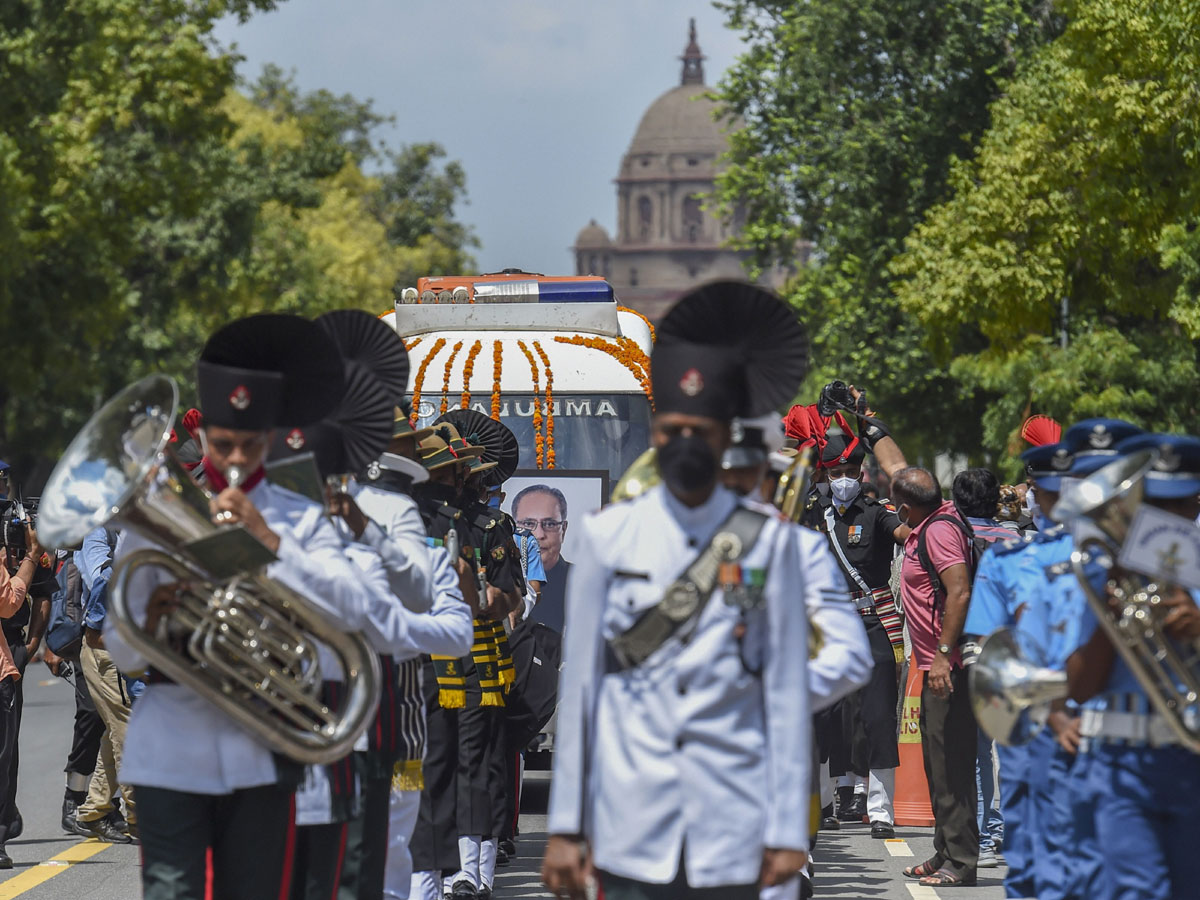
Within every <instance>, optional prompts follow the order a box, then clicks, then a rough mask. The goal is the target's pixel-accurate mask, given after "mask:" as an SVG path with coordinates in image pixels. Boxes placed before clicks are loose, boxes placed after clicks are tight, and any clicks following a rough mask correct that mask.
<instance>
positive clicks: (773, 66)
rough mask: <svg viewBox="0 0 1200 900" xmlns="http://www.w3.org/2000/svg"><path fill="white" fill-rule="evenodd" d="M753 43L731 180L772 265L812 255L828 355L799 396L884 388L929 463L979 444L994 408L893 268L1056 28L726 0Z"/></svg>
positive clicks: (730, 202)
mask: <svg viewBox="0 0 1200 900" xmlns="http://www.w3.org/2000/svg"><path fill="white" fill-rule="evenodd" d="M719 5H721V6H722V8H723V9H724V10H725V12H726V13H727V15H728V18H729V23H730V25H731V27H733V28H735V29H737V30H739V31H741V32H742V33H743V34H744V36H745V39H746V41H747V43H748V50H747V51H746V52H745V53H744V54H743V55H742V56H741V58H740V59H739V60H738V61H737V62H736V63H735V65H734V66H733V67H732V68H731V69H730V70H729V72H728V73H727V74H726V75H725V77H724V78H723V79H722V81H721V83H720V85H719V88H718V98H719V99H720V100H721V101H723V103H724V104H725V105H726V106H727V107H728V108H729V109H731V110H732V111H733V112H735V113H737V114H738V115H739V116H741V118H742V119H743V120H744V122H745V127H744V128H742V129H741V130H738V131H736V132H734V134H733V135H732V142H731V143H732V146H731V151H730V154H729V165H728V167H727V169H726V170H725V171H724V173H723V174H722V175H721V176H720V178H719V180H718V189H717V199H718V201H719V202H720V203H721V204H722V205H723V206H724V208H725V210H726V211H731V210H734V209H741V210H744V211H745V217H746V221H745V227H744V230H743V232H742V236H741V239H740V245H741V246H742V247H745V248H748V249H750V250H753V251H754V257H755V262H756V264H757V265H758V266H760V267H763V266H766V265H768V264H770V263H772V262H776V261H780V262H784V263H789V262H791V261H792V260H794V259H795V257H796V254H797V246H798V244H799V243H800V242H811V244H813V245H814V247H815V252H814V253H813V256H812V259H811V262H810V264H809V265H808V266H807V267H806V268H803V269H801V270H800V271H799V272H798V273H797V274H796V277H795V278H794V279H793V280H792V282H791V283H790V285H789V286H788V288H787V291H786V293H787V298H788V299H789V301H790V302H791V303H792V304H793V305H794V306H795V307H796V309H797V312H798V314H799V316H800V319H801V321H803V322H804V323H805V324H806V325H807V326H808V328H809V329H810V332H811V333H812V337H813V355H814V357H815V359H816V361H817V365H816V366H814V369H813V371H812V373H811V374H810V376H809V378H808V380H807V381H806V383H805V387H804V389H803V392H802V396H803V397H804V399H805V400H806V401H808V402H811V401H812V400H813V399H815V396H816V393H817V391H818V390H819V389H820V386H821V384H822V383H824V382H826V381H828V380H830V379H831V378H834V377H838V378H842V379H845V380H849V381H853V382H856V383H857V384H859V385H861V386H865V387H867V388H868V389H869V391H870V395H871V397H872V401H873V403H874V404H875V405H876V406H877V407H878V409H879V411H880V413H881V415H882V416H883V417H884V418H885V419H886V420H887V421H889V423H891V424H892V426H893V428H894V429H896V430H897V432H898V436H899V437H900V439H901V441H902V443H903V444H904V446H906V447H909V448H911V455H913V456H914V457H917V456H921V455H925V456H927V457H928V456H929V455H931V454H932V453H933V452H936V451H937V450H940V449H944V448H947V447H954V448H955V449H961V450H966V449H969V448H971V447H973V446H974V447H978V445H979V440H980V434H979V422H980V418H981V415H982V412H983V399H982V397H980V396H977V395H975V394H974V393H973V392H972V391H971V390H970V389H968V388H967V387H966V386H965V385H964V384H963V383H962V382H960V381H959V380H957V379H956V378H955V377H954V375H953V374H952V373H951V372H949V371H948V370H947V368H946V367H945V366H944V365H940V364H939V363H938V362H937V361H935V359H934V358H933V357H932V355H931V353H930V350H929V348H928V347H927V345H926V343H925V335H924V333H923V329H922V325H921V323H920V322H919V321H917V320H914V318H913V317H912V316H911V315H909V314H908V313H907V312H906V311H905V310H903V309H902V308H901V307H900V305H899V304H898V303H897V301H896V297H895V295H894V294H893V292H892V290H891V286H890V275H889V270H888V265H889V263H890V262H891V260H892V259H893V257H894V256H895V255H896V253H897V252H899V250H900V249H901V246H902V242H903V240H904V238H905V236H906V235H907V234H908V233H909V232H910V231H911V230H912V228H913V227H914V226H915V225H916V224H917V223H918V222H919V221H920V220H921V217H922V216H923V214H924V213H925V211H926V210H927V209H929V208H930V207H931V206H932V205H934V204H935V203H937V202H939V201H941V200H944V199H946V197H947V196H948V194H949V187H948V185H947V175H948V173H949V170H950V164H951V161H952V160H953V159H955V158H957V157H966V156H969V155H970V154H971V152H972V151H973V148H974V146H975V145H976V143H977V142H978V140H979V139H980V137H981V136H982V135H983V134H984V133H985V131H986V130H987V128H988V125H989V122H990V114H989V104H990V103H991V102H992V101H993V100H995V99H996V98H997V97H998V96H999V94H1000V89H1001V88H1000V85H1001V81H1002V79H1003V78H1004V77H1006V76H1007V75H1009V74H1011V73H1012V72H1013V71H1014V70H1015V67H1016V65H1017V61H1018V59H1019V58H1020V56H1021V54H1022V53H1023V52H1024V51H1025V50H1026V49H1027V48H1029V47H1032V46H1035V45H1037V44H1039V43H1041V42H1043V41H1044V40H1046V39H1047V37H1048V36H1050V35H1052V34H1053V33H1054V29H1055V28H1056V27H1057V20H1056V19H1054V18H1053V17H1052V16H1050V14H1049V5H1048V4H1046V3H1042V2H1028V0H956V2H953V3H947V2H939V0H898V2H897V0H863V2H860V3H845V2H842V0H809V2H805V3H791V2H784V0H729V2H725V3H722V4H719Z"/></svg>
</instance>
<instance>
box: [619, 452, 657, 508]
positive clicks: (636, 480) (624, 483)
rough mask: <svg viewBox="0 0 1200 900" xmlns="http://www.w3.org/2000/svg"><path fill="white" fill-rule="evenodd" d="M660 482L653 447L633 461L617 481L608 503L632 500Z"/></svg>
mask: <svg viewBox="0 0 1200 900" xmlns="http://www.w3.org/2000/svg"><path fill="white" fill-rule="evenodd" d="M660 481H662V478H661V477H660V476H659V474H658V451H656V450H655V449H654V448H653V447H651V448H650V449H649V450H647V451H645V452H644V453H643V454H642V455H641V456H639V457H638V458H637V459H635V460H634V461H633V463H632V464H631V465H630V466H629V468H628V469H626V470H625V473H624V474H623V475H622V476H621V477H620V478H619V479H617V483H616V484H615V485H614V486H613V489H612V493H611V495H610V496H609V502H610V503H620V502H621V501H622V500H633V499H634V498H635V497H640V496H641V495H642V494H644V493H646V491H648V490H650V488H652V487H654V486H655V485H656V484H658V483H659V482H660Z"/></svg>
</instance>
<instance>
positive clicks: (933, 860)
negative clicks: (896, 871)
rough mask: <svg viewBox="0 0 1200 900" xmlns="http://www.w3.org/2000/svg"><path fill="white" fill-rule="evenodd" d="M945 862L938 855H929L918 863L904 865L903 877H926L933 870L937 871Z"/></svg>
mask: <svg viewBox="0 0 1200 900" xmlns="http://www.w3.org/2000/svg"><path fill="white" fill-rule="evenodd" d="M945 862H946V861H945V860H944V859H942V858H941V857H940V856H931V857H929V859H927V860H925V862H923V863H921V864H920V865H916V866H907V867H905V869H904V877H905V878H928V877H929V876H930V875H932V874H933V873H934V872H936V871H938V870H939V869H940V868H941V867H942V866H943V865H944V864H945Z"/></svg>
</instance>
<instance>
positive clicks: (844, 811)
mask: <svg viewBox="0 0 1200 900" xmlns="http://www.w3.org/2000/svg"><path fill="white" fill-rule="evenodd" d="M866 815H867V795H866V794H855V795H854V799H853V800H851V801H850V803H849V804H846V805H844V806H840V807H839V808H838V818H839V819H841V820H842V821H843V822H860V823H861V822H862V820H863V818H864V817H865V816H866Z"/></svg>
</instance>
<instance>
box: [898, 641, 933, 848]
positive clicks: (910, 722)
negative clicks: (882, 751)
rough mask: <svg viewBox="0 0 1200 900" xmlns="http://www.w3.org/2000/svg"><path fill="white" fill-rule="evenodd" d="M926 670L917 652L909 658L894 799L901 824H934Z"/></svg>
mask: <svg viewBox="0 0 1200 900" xmlns="http://www.w3.org/2000/svg"><path fill="white" fill-rule="evenodd" d="M924 685H925V673H924V672H922V671H921V670H920V669H918V668H917V660H916V657H915V656H914V657H913V658H911V659H909V661H908V679H907V681H905V684H904V710H903V712H902V713H901V716H900V737H899V750H900V768H899V770H898V771H897V772H896V796H895V797H894V798H893V799H892V809H893V810H894V812H895V816H896V824H897V825H917V826H921V827H925V828H927V827H929V826H931V825H933V807H931V806H930V805H929V782H927V781H926V780H925V758H924V756H923V754H922V752H921V688H922V687H923V686H924Z"/></svg>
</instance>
